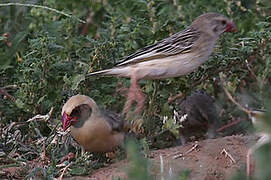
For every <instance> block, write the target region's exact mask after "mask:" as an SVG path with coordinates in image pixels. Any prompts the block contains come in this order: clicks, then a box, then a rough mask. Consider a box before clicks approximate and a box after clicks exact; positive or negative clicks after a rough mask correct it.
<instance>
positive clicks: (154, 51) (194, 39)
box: [87, 13, 237, 113]
mask: <svg viewBox="0 0 271 180" xmlns="http://www.w3.org/2000/svg"><path fill="white" fill-rule="evenodd" d="M236 31H237V29H236V26H235V25H234V24H233V23H232V21H231V20H229V19H228V18H227V17H225V16H223V15H221V14H218V13H206V14H203V15H201V16H199V17H197V18H196V19H195V20H194V21H193V22H192V24H191V25H190V26H189V27H188V28H186V29H185V30H183V31H180V32H178V33H176V34H174V35H172V36H170V37H168V38H166V39H163V40H161V41H159V42H157V43H155V44H152V45H149V46H146V47H144V48H142V49H140V50H138V51H136V52H135V53H134V54H131V55H130V56H127V57H126V58H124V59H123V60H122V61H120V62H119V63H118V64H117V65H116V66H115V67H113V68H112V69H106V70H101V71H97V72H93V73H90V74H88V75H87V76H92V75H112V76H120V77H128V78H130V79H131V85H130V88H129V91H128V95H127V101H126V104H125V106H124V110H123V112H124V113H127V112H128V111H129V109H130V108H131V105H132V103H133V102H136V103H137V106H136V112H137V113H140V112H141V111H142V107H143V106H144V101H145V94H144V93H143V92H142V90H141V89H140V87H139V85H138V84H137V81H138V80H140V79H165V78H170V77H178V76H182V75H185V74H188V73H190V72H192V71H194V70H195V69H196V68H198V67H199V66H200V65H201V64H202V63H204V62H205V61H207V60H208V58H209V56H210V55H211V53H212V52H213V48H214V45H215V43H216V40H217V39H218V38H219V36H220V35H221V34H223V33H224V32H236Z"/></svg>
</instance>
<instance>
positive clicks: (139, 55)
mask: <svg viewBox="0 0 271 180" xmlns="http://www.w3.org/2000/svg"><path fill="white" fill-rule="evenodd" d="M199 36H200V32H199V31H196V30H195V29H192V28H187V29H185V30H183V31H180V32H178V33H176V34H174V35H172V36H170V37H168V38H166V39H164V40H161V41H159V42H157V43H155V44H152V45H149V46H146V47H144V48H142V49H140V50H138V51H136V52H135V53H134V54H131V55H130V56H127V57H126V58H125V59H124V60H122V61H120V62H119V63H117V65H116V66H125V65H130V64H135V63H139V62H143V61H149V60H153V59H159V58H164V57H168V56H172V55H177V54H180V53H187V52H190V50H191V48H192V47H193V44H194V43H195V41H196V40H197V39H198V38H199Z"/></svg>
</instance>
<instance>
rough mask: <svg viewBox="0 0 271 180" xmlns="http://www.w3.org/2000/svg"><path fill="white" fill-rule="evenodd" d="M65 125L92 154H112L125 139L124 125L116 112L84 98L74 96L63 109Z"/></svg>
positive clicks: (63, 123) (64, 128)
mask: <svg viewBox="0 0 271 180" xmlns="http://www.w3.org/2000/svg"><path fill="white" fill-rule="evenodd" d="M62 125H63V130H64V131H66V130H67V129H68V128H69V127H70V130H71V135H72V137H73V138H74V139H75V140H76V141H77V142H78V143H79V144H80V145H81V146H82V147H83V148H84V149H85V150H86V151H89V152H111V151H113V150H114V149H115V148H116V147H117V146H119V145H121V144H122V142H123V140H124V134H125V132H124V128H125V127H124V122H123V121H122V119H121V118H120V117H119V116H118V115H117V114H115V113H113V112H110V111H106V110H101V109H100V108H99V107H98V106H97V104H96V103H95V101H94V100H93V99H91V98H90V97H88V96H85V95H75V96H72V97H71V98H70V99H69V100H68V101H67V102H66V103H65V104H64V106H63V107H62Z"/></svg>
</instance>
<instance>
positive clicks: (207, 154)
mask: <svg viewBox="0 0 271 180" xmlns="http://www.w3.org/2000/svg"><path fill="white" fill-rule="evenodd" d="M255 142H256V137H254V136H242V135H236V136H227V137H223V138H217V139H207V140H203V141H200V142H191V143H188V144H187V145H185V146H177V147H172V148H167V149H160V150H155V151H152V152H151V155H150V159H151V162H152V164H153V165H152V169H151V171H152V173H153V174H154V175H157V176H161V174H160V172H161V170H160V165H161V158H162V160H163V167H164V174H163V176H164V179H170V178H169V174H172V175H173V176H174V175H178V174H179V173H180V172H181V171H184V170H188V171H190V173H189V177H188V179H189V180H203V179H204V180H224V179H225V180H227V179H230V178H231V177H232V176H233V175H234V174H235V173H236V172H237V170H239V169H240V168H245V163H246V154H247V150H248V148H249V147H250V146H251V145H252V144H253V143H255ZM128 166H129V162H128V160H123V161H120V162H117V163H114V164H111V165H109V166H108V167H104V168H101V169H98V170H96V171H95V172H94V173H92V174H91V175H90V176H89V177H74V178H75V179H91V180H106V179H110V180H111V179H112V178H116V179H117V177H121V178H122V179H128V178H127V174H126V171H127V167H128ZM169 172H171V173H169ZM176 177H177V176H176Z"/></svg>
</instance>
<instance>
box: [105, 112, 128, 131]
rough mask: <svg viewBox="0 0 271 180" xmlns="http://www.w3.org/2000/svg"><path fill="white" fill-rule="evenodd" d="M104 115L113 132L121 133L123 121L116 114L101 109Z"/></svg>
mask: <svg viewBox="0 0 271 180" xmlns="http://www.w3.org/2000/svg"><path fill="white" fill-rule="evenodd" d="M101 112H102V114H103V115H104V117H105V120H106V121H107V122H108V123H109V124H110V126H111V127H112V130H113V131H121V130H122V128H123V121H122V119H121V117H120V116H119V115H118V114H117V113H114V112H111V111H108V110H105V109H101Z"/></svg>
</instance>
